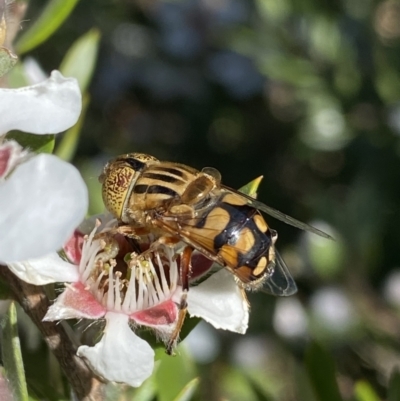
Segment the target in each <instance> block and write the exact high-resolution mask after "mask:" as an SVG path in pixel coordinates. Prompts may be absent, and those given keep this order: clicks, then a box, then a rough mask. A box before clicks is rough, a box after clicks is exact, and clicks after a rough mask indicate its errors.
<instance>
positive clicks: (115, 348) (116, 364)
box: [77, 312, 154, 387]
mask: <svg viewBox="0 0 400 401" xmlns="http://www.w3.org/2000/svg"><path fill="white" fill-rule="evenodd" d="M106 319H107V326H106V328H105V332H104V336H103V338H102V339H101V341H100V342H99V343H97V344H96V345H95V346H94V347H88V346H86V345H84V346H81V347H79V348H78V352H77V354H78V356H80V357H83V358H85V359H86V361H87V362H88V363H89V365H90V367H91V368H92V369H93V371H94V372H96V373H97V374H98V375H100V376H102V377H104V378H105V379H107V380H112V381H116V382H122V383H127V384H129V385H130V386H132V387H139V386H140V385H141V384H142V383H143V381H144V380H146V379H147V378H148V377H150V376H151V374H152V372H153V368H154V351H153V350H152V348H151V347H150V345H149V344H148V343H147V342H146V341H144V340H142V339H141V338H139V337H138V336H137V335H136V334H135V333H133V331H132V330H131V329H130V327H129V324H128V323H129V318H128V316H127V315H123V314H119V313H113V312H108V313H107V315H106Z"/></svg>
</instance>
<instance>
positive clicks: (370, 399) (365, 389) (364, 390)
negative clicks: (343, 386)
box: [354, 380, 380, 401]
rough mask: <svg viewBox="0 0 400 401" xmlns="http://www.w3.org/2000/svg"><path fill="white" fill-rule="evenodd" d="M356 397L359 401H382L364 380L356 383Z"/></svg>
mask: <svg viewBox="0 0 400 401" xmlns="http://www.w3.org/2000/svg"><path fill="white" fill-rule="evenodd" d="M354 395H355V399H356V400H357V401H380V398H379V397H378V395H377V394H376V393H375V391H374V389H373V388H372V386H371V385H370V384H369V383H368V382H366V381H364V380H359V381H358V382H357V383H356V385H355V386H354Z"/></svg>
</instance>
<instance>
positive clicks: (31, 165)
mask: <svg viewBox="0 0 400 401" xmlns="http://www.w3.org/2000/svg"><path fill="white" fill-rule="evenodd" d="M87 205H88V193H87V188H86V185H85V183H84V181H83V179H82V177H81V176H80V174H79V172H78V170H77V169H76V168H75V167H73V166H72V165H71V164H69V163H66V162H64V161H62V160H60V159H58V158H57V157H56V156H53V155H48V154H40V155H38V156H35V157H33V158H32V159H30V160H28V161H27V162H26V163H23V164H22V165H20V166H18V167H17V169H16V170H15V171H14V172H13V174H12V175H11V176H10V177H9V179H8V180H6V181H5V182H2V183H1V184H0V232H1V235H0V261H5V262H15V261H21V260H28V259H35V258H39V257H42V256H43V255H47V254H49V253H51V252H54V251H57V250H59V249H61V248H62V246H63V245H64V243H66V241H67V240H68V238H69V237H70V236H71V235H72V233H73V231H74V229H75V227H77V226H78V224H79V223H80V222H81V221H82V220H83V218H84V216H85V213H86V210H87Z"/></svg>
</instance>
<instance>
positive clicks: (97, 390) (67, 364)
mask: <svg viewBox="0 0 400 401" xmlns="http://www.w3.org/2000/svg"><path fill="white" fill-rule="evenodd" d="M0 277H1V278H2V279H3V280H4V281H5V282H6V283H7V284H8V285H9V287H10V289H11V291H12V293H13V295H14V297H15V300H16V301H17V302H18V303H19V304H20V305H21V307H22V308H23V310H24V311H25V313H26V314H27V315H28V316H29V317H30V318H31V320H32V321H33V323H35V325H36V326H37V327H38V329H39V330H40V332H41V333H42V334H43V337H44V340H45V341H46V343H47V345H48V346H49V348H50V350H51V351H52V352H53V354H54V355H55V357H56V358H57V360H58V362H59V364H60V366H61V368H62V370H63V371H64V373H65V375H66V376H67V379H68V381H69V383H70V385H71V387H72V390H73V392H74V393H75V396H76V398H77V399H78V400H80V401H100V400H102V399H103V393H104V384H103V383H102V382H101V381H100V380H99V379H98V378H97V377H96V376H95V375H94V373H93V372H92V371H91V370H90V369H89V368H88V366H87V365H86V364H85V362H84V361H83V360H82V359H81V358H79V357H77V356H76V346H75V345H74V344H73V342H72V341H71V339H70V337H69V336H68V333H67V332H66V330H65V329H64V327H63V326H62V325H61V324H57V322H43V318H44V316H45V314H46V313H47V310H48V308H49V307H50V306H51V303H50V300H49V299H48V297H47V296H46V294H45V291H44V288H43V287H42V286H35V285H32V284H28V283H25V282H24V281H22V280H20V279H19V278H18V277H16V276H15V275H14V274H13V273H12V272H11V271H10V270H9V269H8V268H7V267H6V266H3V265H0Z"/></svg>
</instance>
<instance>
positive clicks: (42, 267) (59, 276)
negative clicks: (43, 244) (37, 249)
mask: <svg viewBox="0 0 400 401" xmlns="http://www.w3.org/2000/svg"><path fill="white" fill-rule="evenodd" d="M8 268H9V269H10V270H11V271H12V272H13V273H14V274H15V275H16V276H17V277H19V278H20V279H21V280H23V281H25V282H27V283H30V284H35V285H45V284H49V283H56V282H75V281H77V280H79V272H78V267H77V266H75V265H73V264H72V263H68V262H65V261H64V260H62V259H61V258H60V256H59V255H58V254H57V253H55V252H54V253H51V254H49V255H47V256H45V257H43V258H38V259H30V260H26V261H25V262H14V263H9V264H8Z"/></svg>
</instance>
